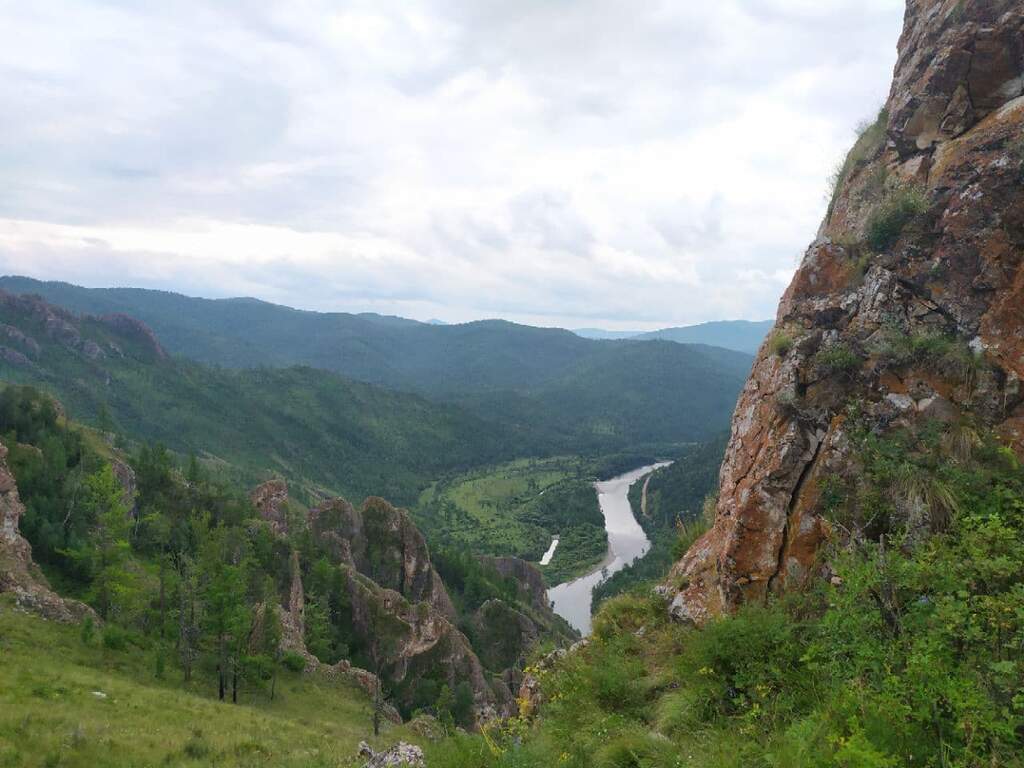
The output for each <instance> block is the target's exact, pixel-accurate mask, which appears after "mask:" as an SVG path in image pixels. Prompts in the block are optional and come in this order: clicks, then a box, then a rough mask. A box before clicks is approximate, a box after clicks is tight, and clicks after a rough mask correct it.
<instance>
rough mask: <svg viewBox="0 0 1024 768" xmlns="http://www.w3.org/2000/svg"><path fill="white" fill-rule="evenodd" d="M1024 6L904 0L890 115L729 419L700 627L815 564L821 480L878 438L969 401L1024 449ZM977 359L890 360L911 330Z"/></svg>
mask: <svg viewBox="0 0 1024 768" xmlns="http://www.w3.org/2000/svg"><path fill="white" fill-rule="evenodd" d="M1022 94H1024V9H1022V7H1021V4H1020V2H1019V0H910V2H909V3H908V6H907V13H906V24H905V31H904V33H903V36H902V37H901V39H900V44H899V60H898V63H897V66H896V72H895V79H894V83H893V87H892V91H891V94H890V96H889V99H888V103H887V105H886V109H885V111H883V113H882V115H881V116H880V121H879V123H878V124H877V125H876V126H874V127H873V128H869V129H868V130H867V131H866V132H865V133H864V135H863V136H862V137H861V140H860V141H858V144H857V146H856V147H855V149H854V151H853V152H852V153H851V155H850V157H849V158H848V160H847V163H846V166H844V169H843V171H842V173H841V175H840V178H839V180H838V185H837V188H836V192H835V197H834V200H833V203H832V205H831V206H830V209H829V215H828V216H827V218H826V220H825V222H824V223H823V225H822V228H821V230H820V232H819V236H818V238H817V239H816V240H815V242H814V243H813V244H812V245H811V247H810V248H809V249H808V251H807V254H806V256H805V258H804V260H803V263H802V265H801V266H800V268H799V270H798V271H797V273H796V275H795V277H794V278H793V282H792V284H791V285H790V287H789V289H788V290H787V291H786V294H785V295H784V297H783V299H782V301H781V303H780V306H779V311H778V315H777V319H776V331H775V336H774V340H769V342H766V343H765V345H764V346H763V347H762V349H761V350H760V353H759V355H758V357H757V360H756V362H755V364H754V367H753V371H752V373H751V376H750V379H749V381H748V382H747V385H746V387H745V388H744V390H743V392H742V394H741V395H740V399H739V403H738V405H737V407H736V411H735V414H734V417H733V423H732V435H731V439H730V443H729V447H728V450H727V453H726V457H725V461H724V463H723V466H722V472H721V481H720V493H719V501H718V507H717V513H716V520H715V524H714V526H713V527H712V529H711V531H709V533H708V534H707V535H705V536H704V537H703V538H702V539H700V540H699V541H697V542H696V543H695V544H694V545H693V547H692V548H691V549H690V551H689V552H688V553H687V554H686V555H685V557H684V558H683V559H682V560H681V561H680V562H679V563H677V564H676V566H675V567H674V569H673V572H672V574H671V576H670V580H669V584H668V586H669V588H670V590H671V594H672V598H673V599H672V605H671V611H672V613H673V615H675V616H676V617H677V618H679V619H681V620H684V621H690V622H694V623H697V624H700V623H702V622H703V621H705V620H706V619H707V618H708V617H709V616H711V615H714V614H716V613H719V612H722V611H728V610H730V609H732V608H734V607H735V606H737V605H738V604H740V603H742V602H745V601H761V600H765V599H766V598H767V596H768V595H770V594H772V593H775V592H778V591H780V590H783V589H785V588H786V587H787V585H791V584H794V583H800V582H802V581H803V580H805V579H807V578H811V577H814V576H815V575H816V574H818V573H820V572H821V571H822V564H821V562H820V547H821V544H822V543H823V541H825V539H826V538H827V537H828V535H829V524H828V521H826V520H825V519H823V517H822V516H821V514H820V511H821V510H820V504H819V500H818V496H819V491H820V487H821V483H820V480H821V479H822V478H823V477H825V476H826V475H828V476H842V475H843V474H844V473H845V472H848V471H849V470H850V468H851V466H853V465H854V464H855V462H856V457H855V456H851V447H850V441H849V436H848V434H847V433H846V415H845V405H846V404H847V403H848V402H849V401H850V400H851V399H856V400H857V401H859V402H861V403H863V409H864V414H865V417H866V418H867V419H869V420H870V422H871V424H872V428H873V429H874V430H875V431H876V432H879V433H885V432H886V431H888V430H891V429H894V428H897V427H914V426H920V425H922V424H923V423H924V422H925V421H938V422H946V423H954V422H957V421H958V420H961V419H963V418H965V417H966V416H967V415H969V417H970V418H971V419H973V420H974V421H975V422H976V423H979V424H980V425H982V426H984V427H987V428H992V429H994V430H995V431H996V432H997V433H998V434H1001V435H1002V436H1003V438H1004V439H1005V440H1006V442H1007V443H1008V444H1009V445H1010V446H1012V447H1013V448H1014V449H1015V450H1016V451H1017V452H1018V454H1022V455H1024V398H1022V391H1021V379H1022V378H1024V270H1022V267H1021V265H1022V260H1024V96H1022ZM926 338H943V339H950V340H955V343H956V344H957V345H960V346H961V347H962V348H963V349H964V350H967V349H970V350H972V351H973V353H975V354H976V355H977V359H974V360H971V359H969V358H968V357H966V356H961V358H960V359H961V363H958V362H957V361H956V360H955V359H950V360H947V361H942V360H930V361H925V360H921V359H903V360H895V359H894V358H893V355H891V354H888V353H887V352H886V348H887V347H889V348H891V347H893V346H894V345H897V346H898V344H899V343H900V340H901V339H902V340H907V339H911V340H913V339H926Z"/></svg>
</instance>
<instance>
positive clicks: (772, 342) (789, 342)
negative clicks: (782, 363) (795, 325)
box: [768, 328, 793, 357]
mask: <svg viewBox="0 0 1024 768" xmlns="http://www.w3.org/2000/svg"><path fill="white" fill-rule="evenodd" d="M792 348H793V337H792V336H790V335H789V334H788V333H786V332H785V331H784V330H782V329H781V328H780V329H778V330H775V331H772V335H771V338H770V339H769V341H768V349H769V350H770V351H771V353H772V354H773V355H776V356H778V357H785V356H786V355H787V354H788V353H789V350H791V349H792Z"/></svg>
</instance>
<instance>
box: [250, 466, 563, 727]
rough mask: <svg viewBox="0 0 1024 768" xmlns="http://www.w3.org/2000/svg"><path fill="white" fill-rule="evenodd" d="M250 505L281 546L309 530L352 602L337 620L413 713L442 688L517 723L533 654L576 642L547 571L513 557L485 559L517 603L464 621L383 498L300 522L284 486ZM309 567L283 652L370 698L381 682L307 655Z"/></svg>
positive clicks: (294, 559) (295, 555) (299, 579)
mask: <svg viewBox="0 0 1024 768" xmlns="http://www.w3.org/2000/svg"><path fill="white" fill-rule="evenodd" d="M250 499H251V500H252V502H253V505H254V506H255V508H256V509H257V511H258V512H259V514H260V516H261V517H262V518H263V519H264V520H265V521H266V522H267V524H268V525H269V527H270V529H271V530H272V531H273V532H274V533H275V534H277V535H278V536H279V537H282V538H280V539H279V541H281V542H283V541H284V538H283V537H284V536H285V535H286V534H294V535H297V536H298V537H299V538H300V539H301V538H302V536H304V535H305V532H306V531H305V529H306V528H307V527H308V534H309V536H310V537H311V539H312V541H311V544H312V545H313V549H314V551H316V552H318V553H320V555H321V556H326V557H327V559H328V561H329V562H330V563H331V564H332V565H333V566H334V567H336V568H337V569H338V571H339V574H340V577H341V583H342V584H343V588H342V589H343V592H344V595H343V597H340V598H339V601H338V602H339V603H340V604H343V605H344V606H345V608H344V614H345V615H344V616H343V617H339V618H340V619H341V620H342V621H343V622H344V624H345V626H346V627H347V631H348V632H350V633H351V638H352V641H353V642H354V643H355V644H356V645H358V646H359V647H360V648H363V649H366V651H367V653H368V655H369V656H371V657H373V658H374V659H375V660H376V661H377V662H378V667H377V668H375V671H378V672H379V673H380V674H381V675H382V677H383V678H384V681H385V687H386V688H387V689H389V690H390V691H391V692H392V694H393V696H394V701H395V703H396V704H397V705H399V706H400V707H402V708H403V709H405V710H411V709H413V708H414V707H415V706H417V705H419V706H421V705H422V703H423V702H422V701H420V700H419V699H418V698H417V697H418V695H419V694H420V693H421V691H420V689H421V688H422V689H426V688H430V687H431V686H436V685H438V684H440V682H443V683H444V684H447V685H448V686H449V688H451V689H453V690H454V689H455V688H456V687H458V686H459V685H460V684H468V685H469V687H470V689H471V690H472V692H473V696H474V700H475V704H476V711H477V716H478V718H483V719H486V718H488V717H491V716H493V715H495V714H510V713H512V712H513V711H514V709H515V697H514V695H513V693H512V691H514V690H516V689H517V688H518V685H519V678H520V677H521V672H520V668H521V666H522V664H523V662H524V660H525V656H526V654H527V653H528V652H529V650H530V649H531V648H532V647H533V646H534V645H535V644H536V643H537V642H538V641H540V640H542V639H552V640H555V641H558V642H560V641H564V642H566V643H568V642H571V641H573V640H575V639H576V635H575V633H574V632H573V631H572V629H571V628H570V627H568V625H566V624H565V623H564V622H563V621H562V620H561V619H559V618H558V617H557V616H555V615H554V614H553V613H552V612H551V608H550V605H549V603H548V598H547V592H546V590H545V588H544V583H543V578H542V576H541V574H540V572H539V571H538V570H537V569H536V568H534V567H533V566H531V565H529V564H528V563H525V562H523V561H519V560H516V559H515V558H487V559H485V560H484V563H485V565H487V566H489V567H492V568H494V570H495V571H496V572H497V573H498V574H500V575H501V576H503V577H505V578H509V579H515V581H516V583H517V584H518V585H519V587H518V592H519V598H518V600H517V601H515V603H514V604H512V603H506V602H504V601H503V600H490V601H487V602H486V603H485V604H484V605H483V606H481V608H480V609H478V610H477V611H476V612H474V613H473V614H472V615H467V616H461V617H460V616H459V614H458V612H457V611H456V608H455V606H454V604H453V602H452V600H451V597H450V596H449V594H448V590H447V589H446V587H445V584H444V582H443V581H442V579H441V577H440V575H439V574H438V572H437V570H436V569H435V568H434V566H433V564H432V562H431V559H430V553H429V550H428V548H427V544H426V541H425V540H424V538H423V535H422V534H421V533H420V531H419V529H418V528H417V527H416V525H415V523H414V522H413V521H412V519H411V518H410V517H409V514H408V513H407V512H406V511H405V510H403V509H398V508H396V507H394V506H392V505H391V504H389V503H388V502H386V501H384V500H383V499H379V498H369V499H367V500H366V501H365V502H364V503H363V505H362V506H361V507H359V508H356V507H354V506H353V505H352V504H350V503H349V502H347V501H346V500H344V499H341V498H335V499H330V500H328V501H325V502H323V503H321V504H319V505H317V506H315V507H313V508H312V509H310V510H309V511H308V513H306V514H305V515H300V514H299V512H300V508H299V507H298V505H295V504H294V503H293V502H291V501H290V499H289V497H288V486H287V484H286V483H285V482H284V481H282V480H272V481H268V482H266V483H264V484H262V485H260V486H258V487H257V488H256V489H254V491H253V492H252V493H251V494H250ZM292 527H296V528H302V529H303V530H290V528H292ZM310 565H311V564H310V563H308V562H306V563H304V562H302V561H301V560H300V555H299V552H298V551H297V550H293V551H292V553H291V567H290V574H291V577H290V580H289V583H288V584H287V585H286V587H285V588H284V589H283V590H282V597H281V605H280V606H279V609H278V610H279V616H280V618H281V626H282V628H283V637H282V645H283V647H284V648H285V649H287V650H289V651H292V652H295V653H298V654H300V655H301V656H303V657H304V658H305V659H306V662H307V668H310V669H318V670H320V671H321V672H327V673H335V674H338V675H340V676H344V677H348V678H350V679H353V680H355V681H356V682H357V683H358V684H360V685H361V686H362V687H364V688H365V689H367V690H368V691H370V692H371V693H372V692H373V690H374V689H375V686H376V685H377V678H376V677H375V676H374V675H373V674H371V673H370V672H367V671H365V670H362V669H358V668H356V667H353V666H352V665H351V664H350V663H349V661H347V660H342V661H341V662H339V663H338V664H335V665H334V666H333V667H331V666H328V665H325V664H322V663H320V662H319V661H318V660H317V659H316V658H315V657H314V656H313V655H312V654H311V653H310V652H309V650H308V649H307V647H306V643H305V624H306V619H305V609H306V596H305V591H304V588H303V572H304V568H306V569H308V568H309V566H310ZM460 619H461V620H463V621H464V624H463V623H460ZM463 626H464V627H465V628H466V631H469V632H471V634H472V635H473V637H474V638H476V642H475V644H474V642H473V641H471V640H470V638H469V637H467V635H466V634H465V633H464V632H463V629H462V627H463Z"/></svg>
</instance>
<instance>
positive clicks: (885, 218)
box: [865, 186, 928, 252]
mask: <svg viewBox="0 0 1024 768" xmlns="http://www.w3.org/2000/svg"><path fill="white" fill-rule="evenodd" d="M926 210H928V198H927V196H926V195H925V193H924V192H923V191H922V190H921V189H919V188H918V187H914V186H903V187H897V188H895V189H893V190H891V191H890V192H889V193H888V194H887V195H886V196H885V197H884V198H883V199H882V201H881V202H880V203H879V204H878V205H877V206H876V207H875V208H874V209H873V210H872V211H871V213H870V215H869V216H868V220H867V224H866V231H865V239H866V241H867V244H868V245H869V246H870V247H871V248H873V249H874V250H875V251H879V252H881V251H884V250H885V249H887V248H889V247H890V246H892V245H894V244H895V243H896V241H897V240H899V238H900V235H901V234H902V233H903V230H904V228H905V227H906V226H907V225H908V224H909V223H910V222H912V221H913V220H914V219H916V218H917V217H918V216H920V215H921V214H922V213H924V212H925V211H926Z"/></svg>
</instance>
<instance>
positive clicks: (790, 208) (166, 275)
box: [0, 0, 904, 329]
mask: <svg viewBox="0 0 1024 768" xmlns="http://www.w3.org/2000/svg"><path fill="white" fill-rule="evenodd" d="M903 5H904V4H903V0H715V1H714V2H695V1H694V0H396V1H394V2H392V1H391V0H369V1H368V2H359V1H352V2H339V1H338V0H288V1H287V2H276V1H273V0H234V2H232V1H231V0H222V1H220V2H210V0H174V2H166V3H142V2H131V1H130V0H106V1H105V2H100V1H99V0H97V1H96V2H88V1H87V0H78V1H77V2H76V1H75V0H63V1H62V2H58V1H56V0H32V2H23V0H0V104H2V105H3V106H2V107H0V272H3V273H15V274H25V275H31V276H33V277H39V278H45V279H60V280H67V281H70V282H75V283H79V284H84V285H89V286H109V285H135V286H146V287H157V288H166V289H171V290H176V291H181V292H184V293H189V294H192V295H200V296H211V297H219V296H236V295H250V296H257V297H259V298H263V299H267V300H269V301H275V302H280V303H285V304H289V305H292V306H298V307H304V308H310V309H321V310H344V311H377V312H384V313H390V314H399V315H404V316H408V317H415V318H418V319H428V318H440V319H443V320H446V321H462V320H469V319H476V318H483V317H505V318H508V319H512V320H517V321H522V322H530V323H535V324H542V325H563V326H568V327H579V326H603V327H609V328H620V329H622V328H643V329H646V328H654V327H660V326H666V325H679V324H689V323H694V322H700V321H704V320H711V319H724V318H740V317H745V318H750V319H761V318H766V317H771V316H773V315H774V310H775V304H776V302H777V301H778V297H779V295H780V294H781V292H782V290H783V289H784V288H785V285H786V283H788V281H789V278H790V276H791V275H792V272H793V270H794V268H795V266H796V264H797V262H798V260H799V257H800V254H801V253H802V251H803V249H804V248H805V247H806V245H807V244H808V242H809V241H810V240H811V239H812V238H813V236H814V233H815V231H816V229H817V226H818V224H819V222H820V219H821V217H822V215H823V212H824V209H825V205H826V201H825V188H826V181H825V180H826V177H827V176H828V173H829V170H830V169H831V168H832V167H833V166H834V165H835V163H836V162H837V161H838V160H839V159H840V158H841V156H842V155H843V153H844V152H845V150H846V149H847V147H848V146H849V144H850V143H851V142H852V136H853V129H854V126H855V125H856V124H857V123H858V122H859V121H860V120H862V119H864V118H867V117H871V116H873V113H874V112H876V111H877V109H878V107H879V106H880V105H881V103H882V102H883V101H884V98H885V95H886V93H887V91H888V86H889V81H890V79H891V73H892V67H893V64H894V62H895V46H896V41H897V38H898V36H899V32H900V26H901V21H902V15H903Z"/></svg>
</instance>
